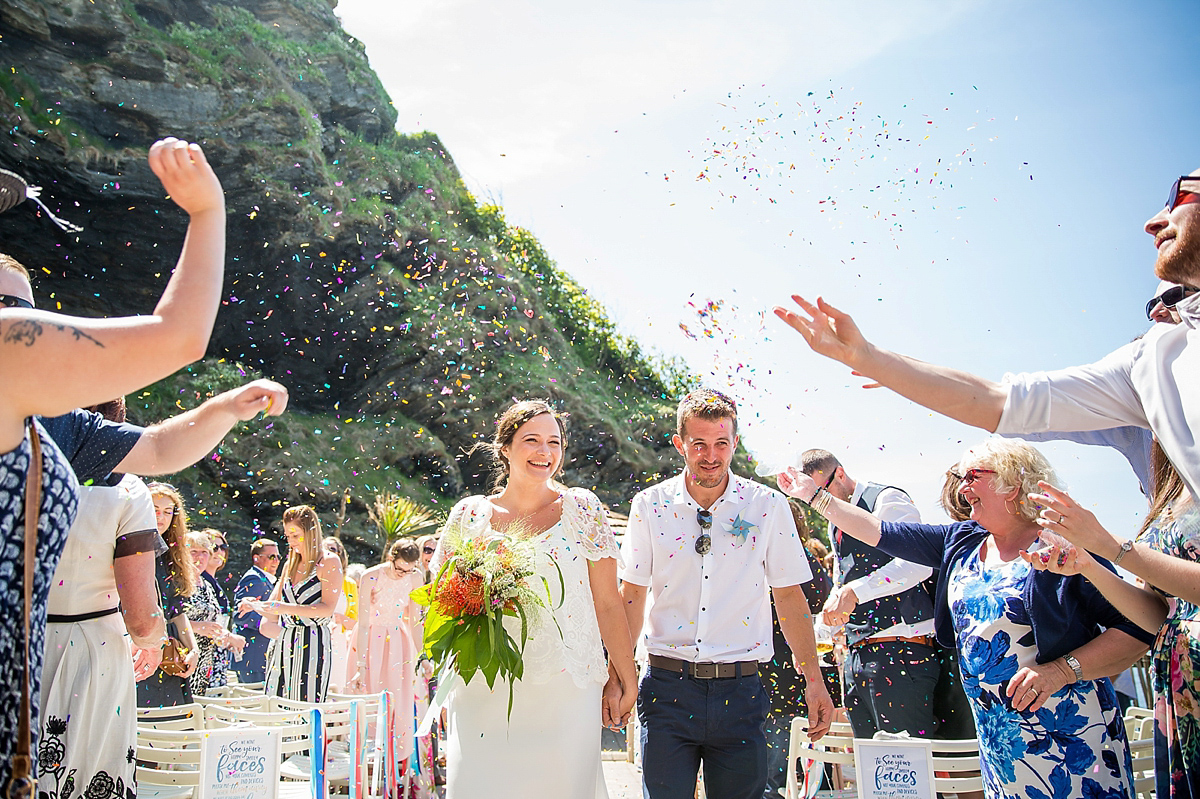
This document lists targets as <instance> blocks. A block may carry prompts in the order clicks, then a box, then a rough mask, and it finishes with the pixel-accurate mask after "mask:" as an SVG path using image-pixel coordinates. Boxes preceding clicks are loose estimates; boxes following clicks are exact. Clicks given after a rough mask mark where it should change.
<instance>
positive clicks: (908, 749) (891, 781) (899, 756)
mask: <svg viewBox="0 0 1200 799" xmlns="http://www.w3.org/2000/svg"><path fill="white" fill-rule="evenodd" d="M854 768H855V771H856V772H857V774H858V785H859V788H858V795H859V797H860V799H934V797H935V796H936V794H935V793H934V790H933V756H932V745H931V744H930V742H929V741H922V740H920V739H917V738H914V739H912V740H908V741H872V740H864V739H861V738H855V739H854Z"/></svg>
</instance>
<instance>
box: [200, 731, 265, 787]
mask: <svg viewBox="0 0 1200 799" xmlns="http://www.w3.org/2000/svg"><path fill="white" fill-rule="evenodd" d="M279 735H280V731H279V730H275V729H267V728H261V727H254V728H246V727H240V728H239V727H230V728H228V729H224V730H210V731H209V732H208V733H207V734H206V735H205V736H204V748H203V749H202V750H201V752H200V790H199V791H198V792H197V797H196V799H275V793H276V790H277V789H278V787H279V740H280V738H279Z"/></svg>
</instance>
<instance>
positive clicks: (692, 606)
mask: <svg viewBox="0 0 1200 799" xmlns="http://www.w3.org/2000/svg"><path fill="white" fill-rule="evenodd" d="M676 431H677V432H676V434H675V436H674V437H673V441H674V444H675V448H676V449H677V450H678V451H679V454H680V455H682V456H683V458H684V461H685V464H686V465H685V468H684V470H683V472H682V473H681V474H679V475H677V476H675V477H672V478H671V479H669V480H665V481H663V482H661V483H658V484H656V485H653V486H651V487H650V488H647V489H646V490H644V491H642V492H641V493H639V494H638V495H637V496H636V497H634V500H633V506H632V508H631V510H630V514H629V528H628V530H627V531H626V534H625V540H624V543H623V544H622V548H621V555H622V560H623V561H624V566H623V569H622V573H621V579H622V581H623V582H622V586H621V594H622V597H623V598H624V600H625V608H626V616H627V618H628V620H629V629H630V632H631V633H632V635H633V639H634V643H635V644H636V643H637V640H638V638H639V637H640V636H641V632H642V626H643V622H645V621H648V625H649V627H648V630H647V634H646V649H647V651H648V652H649V655H650V666H649V668H648V669H647V670H646V673H645V674H644V675H643V677H642V682H641V685H640V688H639V693H638V718H639V720H640V721H641V725H642V780H643V787H644V791H645V795H646V796H647V797H649V799H692V797H694V796H695V791H696V774H697V771H698V769H699V767H700V764H701V763H703V764H704V785H705V793H706V795H707V796H708V797H709V799H761V797H762V795H763V790H764V787H765V785H766V781H767V743H766V736H765V732H764V725H765V723H766V714H767V708H768V705H769V701H768V697H767V694H766V691H765V689H764V688H763V685H762V681H761V680H760V679H759V676H758V664H759V663H760V662H762V661H767V660H770V659H771V656H772V654H773V651H772V645H771V638H772V632H771V604H770V601H769V598H768V595H767V592H768V590H769V591H770V592H771V594H772V595H773V596H774V599H775V607H776V609H777V611H778V614H779V623H780V627H781V628H782V630H783V634H784V637H785V638H786V639H787V642H788V645H789V646H790V647H791V649H792V652H793V653H794V655H793V665H794V666H795V667H796V669H797V670H799V671H800V672H801V673H802V674H803V675H804V677H805V681H806V687H805V703H806V704H807V712H808V716H809V721H810V727H809V731H810V735H811V736H812V737H813V738H819V737H821V736H822V735H824V734H825V732H826V731H827V730H828V729H829V724H830V721H831V718H832V714H833V702H832V701H831V700H830V698H829V693H828V691H826V690H825V685H824V683H823V681H822V679H821V673H820V666H819V664H818V662H817V653H816V642H815V639H814V634H813V619H812V617H811V615H810V614H809V610H808V603H807V601H806V600H805V598H804V593H803V591H802V590H801V588H800V585H801V583H804V582H807V581H808V580H811V579H812V573H811V572H810V571H809V568H808V560H807V558H806V557H805V555H804V546H803V543H802V542H801V540H800V537H799V535H798V534H797V532H796V525H795V522H794V521H793V519H792V514H791V511H790V510H789V509H788V505H787V500H786V499H785V497H784V496H783V494H781V493H780V492H778V491H775V490H773V489H770V488H768V487H767V486H764V485H761V484H759V483H756V482H754V481H752V480H747V479H744V478H741V477H738V476H736V475H733V474H731V473H730V471H729V466H730V464H731V463H732V461H733V456H734V452H735V451H736V448H737V441H738V437H737V406H736V405H735V404H734V403H733V401H732V400H731V399H729V398H728V397H726V396H724V395H723V394H720V393H719V392H716V391H712V390H710V389H700V390H697V391H693V392H692V393H690V394H688V395H687V396H686V397H685V398H684V399H683V401H682V402H680V404H679V409H678V412H677V415H676ZM648 595H651V596H652V597H653V604H652V606H651V608H650V613H649V618H648V619H646V599H647V596H648ZM799 710H800V709H799V708H798V709H797V711H798V712H799Z"/></svg>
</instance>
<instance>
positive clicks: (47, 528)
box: [0, 139, 225, 790]
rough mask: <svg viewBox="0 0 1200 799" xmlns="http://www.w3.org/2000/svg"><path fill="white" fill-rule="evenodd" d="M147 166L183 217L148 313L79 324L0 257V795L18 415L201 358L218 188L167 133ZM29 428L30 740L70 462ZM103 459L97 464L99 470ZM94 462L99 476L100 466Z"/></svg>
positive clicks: (18, 684)
mask: <svg viewBox="0 0 1200 799" xmlns="http://www.w3.org/2000/svg"><path fill="white" fill-rule="evenodd" d="M149 164H150V168H151V170H152V171H153V172H154V174H155V175H156V176H158V178H159V180H161V181H162V184H163V188H164V189H165V190H166V192H167V193H168V194H169V195H170V196H171V198H172V200H174V202H175V203H176V204H177V205H178V206H179V207H180V208H182V209H183V210H184V211H186V212H187V213H188V215H189V225H188V234H187V240H186V242H185V244H184V247H183V251H182V253H181V254H180V257H179V263H178V267H177V268H176V270H175V272H174V274H173V275H172V277H171V279H170V281H169V282H168V285H167V288H166V290H165V292H164V294H163V297H162V299H161V300H160V301H159V303H158V305H157V307H156V308H155V309H154V312H153V313H152V314H148V315H145V316H137V317H127V318H120V319H88V318H82V317H72V316H66V315H64V314H57V313H49V312H45V311H38V310H35V309H34V308H33V291H32V289H31V288H30V284H29V272H28V271H27V270H26V269H25V267H23V266H22V265H21V264H20V263H18V262H17V261H16V260H14V259H13V258H11V257H9V256H7V255H2V254H0V546H2V547H3V549H2V552H3V554H2V556H0V601H2V602H3V604H4V607H5V609H6V612H5V613H4V614H2V615H0V790H5V789H6V788H8V787H9V786H8V784H9V778H10V776H11V775H12V765H11V763H12V756H13V753H14V751H15V749H16V745H17V716H18V714H19V712H20V711H19V707H20V703H21V695H22V672H23V665H22V664H23V663H24V646H23V643H22V639H23V633H22V631H21V627H22V612H21V608H22V607H23V605H24V604H25V603H24V598H23V586H22V582H23V577H22V575H23V564H24V560H25V558H24V549H23V542H24V538H25V531H24V526H23V525H24V506H25V486H26V481H27V477H28V474H29V468H30V453H31V446H32V442H31V437H30V433H29V423H30V418H31V417H36V416H39V415H41V416H47V417H52V416H58V415H60V414H65V413H68V412H70V411H72V410H73V409H75V408H79V407H83V406H88V405H95V404H97V403H100V402H107V401H109V400H111V399H113V398H114V397H119V396H121V395H123V394H127V393H130V392H133V391H136V390H139V389H141V388H143V387H145V386H146V385H148V384H150V383H152V382H154V381H156V380H161V379H162V378H164V377H167V376H168V375H170V374H172V373H174V372H175V371H176V370H178V369H180V368H182V367H183V366H186V365H187V364H188V363H190V362H191V361H192V360H194V359H196V358H198V357H200V356H201V355H202V354H203V353H204V349H205V347H206V345H207V343H208V337H209V334H210V333H211V332H212V325H213V321H214V319H215V318H216V312H217V307H218V300H219V299H220V287H221V278H222V274H223V271H224V252H225V199H224V195H223V193H222V190H221V184H220V182H219V181H218V180H217V176H216V175H215V174H214V173H213V171H212V169H211V168H210V167H209V165H208V162H207V160H205V157H204V154H203V153H202V152H201V150H200V147H199V146H198V145H194V144H192V145H189V144H188V143H186V142H180V141H176V140H175V139H166V140H164V141H160V142H157V143H155V144H154V146H152V147H151V148H150V152H149ZM145 188H146V189H147V190H148V187H145ZM10 191H11V189H10ZM33 435H36V436H37V438H38V440H39V441H40V443H41V447H42V450H43V455H44V461H43V467H42V488H43V491H44V493H43V499H42V503H41V508H39V509H38V510H39V513H38V541H37V564H36V566H35V576H34V584H33V586H32V591H33V606H32V608H31V610H30V627H31V629H30V641H29V654H30V661H31V663H30V671H31V675H30V676H31V682H32V685H31V691H30V702H31V714H32V716H33V718H32V725H31V726H32V729H33V730H34V734H35V735H36V731H37V730H38V728H39V719H38V704H39V695H40V687H41V685H40V684H41V667H42V646H43V641H44V635H45V625H46V597H47V594H48V591H49V587H50V581H51V578H52V576H53V574H54V569H55V567H56V566H57V565H58V560H59V556H60V555H61V554H62V549H63V546H64V545H65V543H66V535H67V530H68V528H69V527H70V526H71V522H72V521H73V517H74V515H75V509H76V502H77V499H76V497H77V493H78V482H77V478H76V475H75V474H73V472H72V464H71V463H70V462H69V461H68V460H67V458H66V456H64V455H63V453H62V451H61V450H60V449H59V448H58V446H57V445H55V444H54V442H53V441H52V440H51V439H50V437H49V436H48V435H47V434H46V433H45V430H44V429H43V428H42V426H41V424H40V423H37V422H35V423H34V433H33ZM77 443H81V444H82V445H83V446H82V447H81V448H79V452H85V451H86V449H87V447H88V442H86V441H84V442H77ZM114 465H115V464H111V463H109V464H108V465H107V469H108V470H111V469H112V468H113V466H114ZM97 469H100V470H101V471H103V468H102V467H101V466H98V467H97ZM104 476H105V475H104V474H103V473H101V474H96V473H89V474H80V475H79V477H80V478H83V479H92V478H93V477H104ZM36 744H37V742H36V741H34V751H33V753H34V755H35V758H36V757H37V755H38V754H39V753H38V749H37V745H36ZM41 754H42V755H43V756H46V757H53V756H54V754H55V753H54V752H53V751H47V752H44V753H41Z"/></svg>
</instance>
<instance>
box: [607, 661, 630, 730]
mask: <svg viewBox="0 0 1200 799" xmlns="http://www.w3.org/2000/svg"><path fill="white" fill-rule="evenodd" d="M636 702H637V685H636V684H634V685H631V686H629V688H625V687H623V686H622V685H621V681H620V680H619V679H617V677H616V675H610V676H609V678H608V682H607V683H605V684H604V696H603V699H602V701H601V709H600V715H601V722H602V723H603V724H604V726H605V727H609V728H611V729H614V730H618V729H621V728H622V727H624V726H625V725H626V724H628V723H629V717H630V715H631V714H632V711H633V706H634V704H635V703H636Z"/></svg>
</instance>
